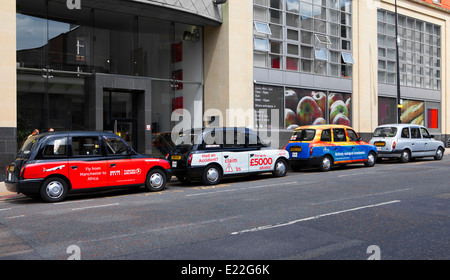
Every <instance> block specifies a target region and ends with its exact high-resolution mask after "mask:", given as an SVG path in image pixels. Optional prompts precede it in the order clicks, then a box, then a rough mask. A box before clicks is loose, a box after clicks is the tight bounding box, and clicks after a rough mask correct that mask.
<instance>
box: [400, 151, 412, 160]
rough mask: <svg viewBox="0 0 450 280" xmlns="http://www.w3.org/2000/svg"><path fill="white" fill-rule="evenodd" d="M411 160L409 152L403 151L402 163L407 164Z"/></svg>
mask: <svg viewBox="0 0 450 280" xmlns="http://www.w3.org/2000/svg"><path fill="white" fill-rule="evenodd" d="M410 159H411V154H410V153H409V151H408V150H403V151H402V154H401V156H400V161H401V162H403V163H407V162H408V161H409V160H410Z"/></svg>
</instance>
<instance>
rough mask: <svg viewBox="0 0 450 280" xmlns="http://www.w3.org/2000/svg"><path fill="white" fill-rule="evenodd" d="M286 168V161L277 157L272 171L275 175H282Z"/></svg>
mask: <svg viewBox="0 0 450 280" xmlns="http://www.w3.org/2000/svg"><path fill="white" fill-rule="evenodd" d="M287 170H288V165H287V162H286V161H285V160H284V159H279V160H277V162H275V167H274V170H273V172H272V174H273V176H275V177H283V176H286V173H287Z"/></svg>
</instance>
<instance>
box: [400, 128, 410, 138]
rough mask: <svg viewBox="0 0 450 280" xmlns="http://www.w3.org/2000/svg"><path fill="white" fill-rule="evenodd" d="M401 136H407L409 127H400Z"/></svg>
mask: <svg viewBox="0 0 450 280" xmlns="http://www.w3.org/2000/svg"><path fill="white" fill-rule="evenodd" d="M402 138H409V128H408V127H405V128H403V129H402Z"/></svg>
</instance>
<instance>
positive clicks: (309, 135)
mask: <svg viewBox="0 0 450 280" xmlns="http://www.w3.org/2000/svg"><path fill="white" fill-rule="evenodd" d="M314 136H316V130H315V129H302V130H297V131H294V134H293V135H292V137H291V140H292V141H312V140H313V139H314Z"/></svg>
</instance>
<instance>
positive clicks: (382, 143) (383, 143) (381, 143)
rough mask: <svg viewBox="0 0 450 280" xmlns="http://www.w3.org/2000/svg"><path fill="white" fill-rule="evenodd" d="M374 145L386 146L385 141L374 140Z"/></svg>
mask: <svg viewBox="0 0 450 280" xmlns="http://www.w3.org/2000/svg"><path fill="white" fill-rule="evenodd" d="M375 146H377V147H384V146H386V143H385V142H375Z"/></svg>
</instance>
